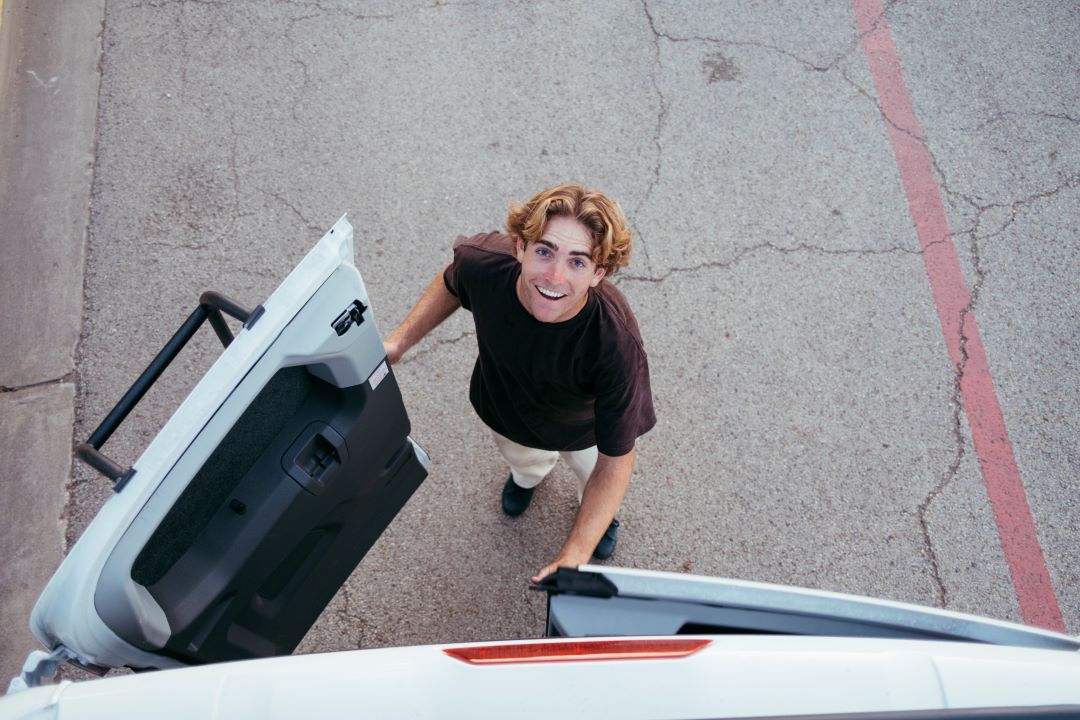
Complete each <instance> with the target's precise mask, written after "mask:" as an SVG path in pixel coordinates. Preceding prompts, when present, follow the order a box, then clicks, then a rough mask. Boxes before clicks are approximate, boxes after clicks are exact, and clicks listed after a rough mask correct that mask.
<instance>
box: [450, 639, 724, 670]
mask: <svg viewBox="0 0 1080 720" xmlns="http://www.w3.org/2000/svg"><path fill="white" fill-rule="evenodd" d="M711 642H712V641H711V640H705V639H701V638H654V639H637V638H635V639H629V640H557V641H553V642H529V643H508V644H503V645H486V646H483V647H465V648H450V649H444V650H443V652H444V653H446V654H447V655H449V656H450V657H452V658H457V659H458V660H461V661H462V662H467V663H469V664H470V665H504V664H512V663H549V662H581V661H588V660H665V659H675V658H682V657H687V656H689V655H693V654H694V653H696V652H697V651H698V650H701V649H702V648H703V647H705V646H706V645H708V644H709V643H711Z"/></svg>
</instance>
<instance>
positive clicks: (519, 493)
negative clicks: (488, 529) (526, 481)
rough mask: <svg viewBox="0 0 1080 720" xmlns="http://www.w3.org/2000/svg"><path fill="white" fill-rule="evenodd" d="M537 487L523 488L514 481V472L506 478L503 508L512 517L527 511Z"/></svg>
mask: <svg viewBox="0 0 1080 720" xmlns="http://www.w3.org/2000/svg"><path fill="white" fill-rule="evenodd" d="M535 489H536V488H523V487H521V486H520V485H518V484H517V483H516V482H514V476H513V474H511V475H510V477H508V478H506V484H505V485H503V491H502V509H503V512H504V513H506V514H507V515H509V516H510V517H517V516H518V515H520V514H521V513H523V512H525V509H526V508H527V507H529V502H530V501H532V496H533V490H535Z"/></svg>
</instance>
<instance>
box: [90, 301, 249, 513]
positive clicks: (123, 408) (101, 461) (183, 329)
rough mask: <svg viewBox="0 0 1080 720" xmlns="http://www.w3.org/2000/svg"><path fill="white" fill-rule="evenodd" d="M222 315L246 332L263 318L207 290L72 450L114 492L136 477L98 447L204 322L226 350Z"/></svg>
mask: <svg viewBox="0 0 1080 720" xmlns="http://www.w3.org/2000/svg"><path fill="white" fill-rule="evenodd" d="M222 313H225V314H226V315H229V316H231V317H234V318H236V319H237V320H239V321H240V322H242V323H243V324H244V328H245V329H249V328H251V327H252V326H254V325H255V323H256V322H257V321H258V319H259V318H260V317H261V316H262V314H263V306H262V305H259V306H257V307H256V308H255V309H254V310H252V311H250V312H249V311H248V310H245V309H244V308H243V307H241V306H240V305H239V304H238V303H236V302H235V301H233V300H231V299H230V298H228V297H226V296H225V295H222V294H221V293H219V292H214V291H213V290H207V291H206V292H204V293H203V294H202V295H200V296H199V306H198V307H197V308H195V310H194V311H193V312H192V313H191V315H189V316H188V319H187V320H185V321H184V324H183V325H181V326H180V329H179V330H177V331H176V334H174V335H173V336H172V338H171V339H170V340H169V341H168V342H167V343H165V347H163V348H162V349H161V352H159V353H158V354H157V356H156V357H155V358H154V359H153V360H151V361H150V364H149V365H148V366H147V368H146V370H143V373H142V375H140V376H139V379H138V380H136V381H135V383H134V384H133V385H132V386H131V388H130V389H129V390H128V391H127V392H126V393H124V397H122V398H120V402H118V403H116V407H114V408H113V409H112V411H111V412H110V413H109V414H108V415H106V416H105V419H104V420H102V421H101V424H100V425H98V427H97V429H96V430H94V432H93V433H92V434H91V435H90V438H89V439H88V440H87V441H86V442H84V443H82V444H80V445H79V446H78V447H77V448H75V456H76V457H78V458H79V459H80V460H82V461H83V462H85V463H86V464H87V465H89V466H90V467H92V468H94V469H95V470H97V471H98V472H100V473H101V474H102V475H104V476H105V477H107V478H109V479H110V480H112V481H113V482H114V483H115V484H114V485H113V490H114V491H115V492H120V491H121V490H123V489H124V486H125V485H127V483H128V481H130V480H131V478H132V476H133V475H135V469H134V468H128V469H127V470H124V469H123V468H121V467H120V466H119V465H117V464H116V463H115V462H113V461H112V460H110V459H109V458H107V457H106V456H105V455H103V454H102V453H101V446H102V445H104V444H105V443H106V441H108V439H109V438H110V437H111V436H112V434H113V433H114V432H116V429H117V428H118V427H120V423H122V422H124V419H125V418H126V417H127V416H128V414H129V413H130V412H131V411H132V410H134V409H135V406H136V405H137V404H138V402H139V401H140V400H142V398H143V395H145V394H146V393H147V391H148V390H150V387H151V386H152V385H153V384H154V382H155V381H157V379H158V378H159V377H161V374H162V373H163V372H165V368H167V367H169V363H171V362H172V361H173V360H174V359H175V358H176V356H177V355H178V354H179V353H180V351H181V350H182V349H183V348H184V346H185V345H187V343H188V341H189V340H191V338H192V337H193V336H194V335H195V332H196V331H197V330H198V329H199V328H200V327H202V324H203V323H204V322H206V321H207V320H209V321H210V326H211V327H213V328H214V332H215V333H217V336H218V339H220V340H221V343H222V345H224V346H225V347H228V346H229V343H231V342H232V341H233V334H232V331H230V330H229V326H228V325H227V324H226V323H225V318H224V317H222Z"/></svg>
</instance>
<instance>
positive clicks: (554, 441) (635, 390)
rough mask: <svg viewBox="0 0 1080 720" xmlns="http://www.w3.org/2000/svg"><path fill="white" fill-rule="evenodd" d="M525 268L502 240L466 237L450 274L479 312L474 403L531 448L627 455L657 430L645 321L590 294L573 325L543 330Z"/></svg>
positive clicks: (615, 300)
mask: <svg viewBox="0 0 1080 720" xmlns="http://www.w3.org/2000/svg"><path fill="white" fill-rule="evenodd" d="M520 274H521V265H520V264H519V263H518V261H517V258H516V257H514V255H513V241H512V240H511V238H510V237H509V236H507V235H503V234H501V233H487V234H482V235H474V236H472V237H465V236H461V237H459V238H458V239H457V240H456V241H455V242H454V262H453V263H452V264H451V265H450V267H448V268H447V269H446V272H445V273H444V274H443V281H444V282H445V284H446V288H447V290H449V291H450V292H451V293H453V295H455V296H456V297H457V298H458V300H460V301H461V306H462V307H464V308H465V309H466V310H470V311H472V314H473V320H474V321H475V323H476V341H477V345H478V346H479V350H480V354H479V357H478V358H477V360H476V366H475V367H474V368H473V374H472V382H471V385H470V388H469V399H470V400H471V401H472V405H473V407H474V408H475V409H476V412H477V414H478V415H479V416H480V419H481V420H483V421H484V422H485V423H486V424H487V425H488V426H489V427H490V428H491V429H492V430H494V431H495V432H497V433H499V434H500V435H503V436H505V437H507V438H509V439H511V440H513V441H514V442H516V443H518V444H521V445H525V446H526V447H532V448H538V449H541V450H583V449H585V448H588V447H592V446H593V445H596V446H597V449H598V450H599V451H600V452H601V453H603V454H605V455H610V456H614V457H617V456H620V455H625V454H626V453H628V452H630V450H632V449H633V447H634V441H635V440H636V439H637V438H638V436H640V435H643V434H645V433H646V432H648V431H649V430H650V429H651V428H652V427H653V425H655V424H656V415H655V413H654V411H653V404H652V390H651V388H650V385H649V364H648V360H647V358H646V357H645V349H644V347H643V346H642V344H641V335H640V333H639V332H638V327H637V321H636V320H635V319H634V314H633V313H632V312H631V311H630V307H629V305H628V304H627V302H626V298H625V297H623V294H622V293H621V292H619V290H618V289H617V288H615V287H614V286H613V285H611V284H610V283H607V282H601V283H600V285H598V286H597V287H595V288H590V290H589V295H588V298H587V300H586V302H585V307H584V308H582V310H581V311H580V312H579V313H578V314H577V315H575V316H574V317H572V318H570V319H569V320H565V321H563V322H558V323H543V322H540V321H539V320H537V319H536V318H534V317H533V316H532V315H530V314H529V312H528V311H527V310H526V309H525V308H524V307H523V306H522V305H521V301H520V300H519V299H518V296H517V291H516V283H517V279H518V276H519V275H520Z"/></svg>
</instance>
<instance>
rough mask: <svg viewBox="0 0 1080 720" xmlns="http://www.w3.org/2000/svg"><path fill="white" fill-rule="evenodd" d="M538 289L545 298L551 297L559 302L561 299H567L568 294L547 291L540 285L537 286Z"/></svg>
mask: <svg viewBox="0 0 1080 720" xmlns="http://www.w3.org/2000/svg"><path fill="white" fill-rule="evenodd" d="M536 289H537V290H539V291H540V294H541V295H543V296H544V297H549V298H551V299H552V300H558V299H559V298H561V297H566V293H557V292H554V291H552V290H545V289H544V288H542V287H540V286H539V285H537V286H536Z"/></svg>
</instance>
